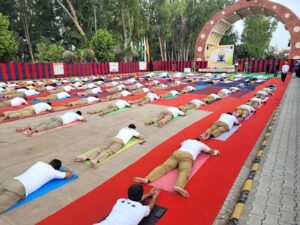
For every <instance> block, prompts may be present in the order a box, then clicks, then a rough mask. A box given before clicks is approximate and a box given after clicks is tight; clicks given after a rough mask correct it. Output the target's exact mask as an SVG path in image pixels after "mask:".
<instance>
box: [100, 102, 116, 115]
mask: <svg viewBox="0 0 300 225" xmlns="http://www.w3.org/2000/svg"><path fill="white" fill-rule="evenodd" d="M118 109H119V108H118V106H116V105H115V104H109V105H107V108H105V109H100V110H98V111H97V113H99V114H100V115H106V114H108V113H110V112H113V111H117V110H118Z"/></svg>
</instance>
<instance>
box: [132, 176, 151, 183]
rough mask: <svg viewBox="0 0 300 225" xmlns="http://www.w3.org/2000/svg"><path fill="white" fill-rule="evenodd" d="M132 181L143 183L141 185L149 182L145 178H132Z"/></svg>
mask: <svg viewBox="0 0 300 225" xmlns="http://www.w3.org/2000/svg"><path fill="white" fill-rule="evenodd" d="M133 181H134V182H135V183H143V184H148V183H149V180H148V179H147V178H143V177H134V178H133Z"/></svg>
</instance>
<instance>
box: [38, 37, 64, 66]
mask: <svg viewBox="0 0 300 225" xmlns="http://www.w3.org/2000/svg"><path fill="white" fill-rule="evenodd" d="M64 51H65V49H64V48H63V47H62V46H61V45H58V44H50V42H49V41H47V40H46V39H42V40H41V41H40V42H39V43H38V44H37V52H36V59H37V60H38V62H41V63H50V62H61V61H62V60H63V52H64Z"/></svg>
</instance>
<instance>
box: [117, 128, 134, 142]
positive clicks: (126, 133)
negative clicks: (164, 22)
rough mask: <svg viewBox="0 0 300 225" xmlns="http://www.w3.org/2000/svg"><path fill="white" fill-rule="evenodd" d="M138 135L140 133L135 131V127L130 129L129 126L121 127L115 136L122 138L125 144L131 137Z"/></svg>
mask: <svg viewBox="0 0 300 225" xmlns="http://www.w3.org/2000/svg"><path fill="white" fill-rule="evenodd" d="M138 136H140V133H139V132H137V131H136V130H135V129H131V128H129V127H124V128H122V129H121V130H120V131H119V133H118V134H117V136H116V137H117V138H120V139H122V140H123V142H124V145H126V144H127V143H128V142H129V141H130V139H131V138H133V137H138Z"/></svg>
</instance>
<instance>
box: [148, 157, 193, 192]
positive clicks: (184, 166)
mask: <svg viewBox="0 0 300 225" xmlns="http://www.w3.org/2000/svg"><path fill="white" fill-rule="evenodd" d="M193 162H194V160H193V157H192V155H191V154H190V153H188V152H184V151H175V152H174V153H173V154H172V155H171V156H170V157H169V158H168V159H167V160H166V161H165V162H164V163H163V164H161V165H159V166H158V167H156V168H155V169H154V170H152V171H151V172H150V173H149V174H148V175H147V176H146V178H147V179H149V180H150V182H152V181H155V180H157V179H158V178H160V177H162V176H163V175H165V174H166V173H167V172H169V171H171V170H173V169H175V168H176V167H178V169H179V174H178V177H177V182H176V186H178V187H181V188H184V187H185V185H186V183H187V181H188V179H189V176H190V173H191V170H192V167H193Z"/></svg>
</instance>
